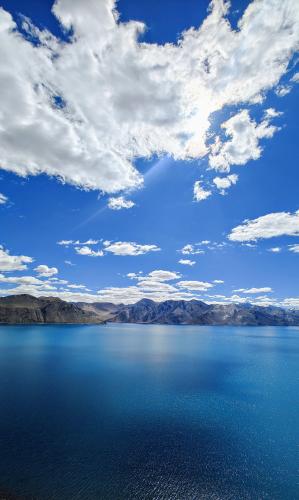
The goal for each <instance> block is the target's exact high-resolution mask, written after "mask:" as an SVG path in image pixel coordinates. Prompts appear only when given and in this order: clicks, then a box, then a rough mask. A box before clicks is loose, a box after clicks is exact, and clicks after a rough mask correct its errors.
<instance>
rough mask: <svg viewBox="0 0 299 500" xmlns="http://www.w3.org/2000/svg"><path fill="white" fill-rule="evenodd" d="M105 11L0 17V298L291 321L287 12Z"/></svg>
mask: <svg viewBox="0 0 299 500" xmlns="http://www.w3.org/2000/svg"><path fill="white" fill-rule="evenodd" d="M112 4H113V2H112V1H108V0H87V1H86V2H84V3H82V2H79V1H78V0H74V1H73V2H71V1H70V0H59V1H57V2H56V4H55V5H54V7H53V2H52V1H45V2H38V1H28V2H26V5H24V2H20V1H16V0H9V1H4V0H2V1H1V0H0V5H1V6H2V8H3V10H2V11H0V27H1V25H2V26H3V30H2V31H0V36H2V37H3V40H2V43H1V46H2V51H3V54H2V57H4V58H5V59H3V60H4V61H5V64H4V65H3V67H2V70H0V86H1V89H2V94H3V95H4V99H3V108H4V109H3V113H2V116H1V115H0V168H1V172H0V176H1V185H0V192H1V193H2V195H3V197H2V198H0V202H1V200H2V203H1V204H0V219H1V228H2V234H1V241H0V243H1V245H2V250H1V254H2V255H0V273H1V274H0V280H1V294H2V295H6V294H12V293H32V294H33V295H57V296H60V297H62V298H64V299H67V300H87V301H97V300H109V301H110V300H111V301H115V302H134V301H136V300H138V299H140V298H142V297H149V298H153V299H154V300H164V299H166V298H174V299H178V298H186V299H190V298H193V297H196V298H200V299H202V300H205V301H210V302H214V301H217V302H231V301H235V302H245V301H251V302H255V303H259V304H277V305H278V304H282V305H286V306H296V307H299V296H298V278H299V266H298V263H299V213H296V211H298V209H299V204H298V195H299V174H298V165H297V163H298V160H297V158H298V154H297V144H298V139H299V132H298V126H297V122H298V120H297V113H298V107H297V103H298V95H299V94H298V92H299V85H298V83H297V82H298V81H299V73H298V72H299V66H298V65H297V66H296V64H297V59H296V50H298V47H299V9H298V7H296V6H295V5H294V2H292V1H291V0H290V1H289V0H285V2H283V7H281V3H280V2H278V1H276V0H263V2H262V3H261V7H260V8H258V7H257V6H256V4H257V2H252V3H251V4H250V6H249V8H248V9H247V10H246V8H247V6H248V5H249V2H238V1H232V5H231V8H230V10H229V11H227V12H225V10H226V7H225V4H223V3H222V2H220V1H215V2H214V10H211V9H210V10H209V11H208V7H209V3H208V2H201V1H199V0H197V1H195V0H189V1H188V2H187V5H186V2H185V1H183V0H176V1H173V0H172V1H166V2H152V1H149V0H148V1H147V0H144V1H143V2H139V1H137V0H134V1H133V0H120V1H119V2H118V3H117V11H118V13H119V17H118V19H117V20H116V14H115V13H114V17H113V15H112V13H111V6H112ZM153 4H154V5H153ZM52 8H53V9H54V13H55V15H54V13H51V9H52ZM109 9H110V10H109ZM284 9H286V10H285V12H283V10H284ZM244 12H245V14H244ZM269 12H271V13H272V15H271V18H269ZM8 13H9V14H10V15H11V16H12V17H10V16H9V14H8ZM20 14H22V15H23V16H26V18H30V19H31V24H30V23H29V21H28V19H27V20H26V19H25V18H24V17H22V16H21V15H20ZM243 14H244V18H243V21H241V24H239V26H237V23H238V21H239V20H240V19H241V17H242V15H243ZM280 16H282V17H283V16H289V24H288V23H287V22H286V24H285V26H283V25H282V22H281V18H280ZM58 20H60V23H59V21H58ZM132 21H142V22H143V23H145V25H146V27H147V28H146V30H144V32H142V29H141V26H140V25H136V24H133V23H132ZM14 22H16V23H17V25H16V26H15V25H14V24H13V23H14ZM203 22H204V24H203V25H202V23H203ZM22 23H23V24H22ZM24 23H25V24H24ZM263 23H265V26H267V30H265V26H263ZM290 25H291V27H290ZM200 26H202V28H201V29H199V27H200ZM191 27H194V29H193V31H190V28H191ZM37 28H38V30H39V31H37ZM45 30H48V32H46V31H45ZM185 30H189V31H187V34H186V35H183V38H182V36H181V35H180V33H182V32H183V31H185ZM49 32H50V33H52V35H50V34H49ZM138 32H139V34H138ZM238 37H239V38H238ZM178 40H181V41H179V42H178ZM296 75H297V76H296ZM1 82H2V83H1ZM1 144H2V145H1ZM244 221H247V222H244ZM91 240H92V241H91ZM59 242H60V244H59ZM67 242H68V243H67ZM88 242H89V243H88ZM296 245H297V246H296ZM180 261H181V262H180ZM40 266H42V267H40ZM128 275H129V276H128ZM215 281H216V282H215Z"/></svg>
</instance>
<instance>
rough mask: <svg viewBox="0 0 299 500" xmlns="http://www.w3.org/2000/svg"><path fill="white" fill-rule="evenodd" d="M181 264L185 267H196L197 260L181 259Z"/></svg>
mask: <svg viewBox="0 0 299 500" xmlns="http://www.w3.org/2000/svg"><path fill="white" fill-rule="evenodd" d="M179 264H182V265H183V266H194V264H196V262H195V260H190V259H180V260H179Z"/></svg>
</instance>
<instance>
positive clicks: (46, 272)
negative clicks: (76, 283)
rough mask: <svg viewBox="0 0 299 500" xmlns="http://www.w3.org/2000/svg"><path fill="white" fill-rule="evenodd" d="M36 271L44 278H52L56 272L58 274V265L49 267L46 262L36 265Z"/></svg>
mask: <svg viewBox="0 0 299 500" xmlns="http://www.w3.org/2000/svg"><path fill="white" fill-rule="evenodd" d="M34 271H36V272H37V273H38V274H39V276H42V277H44V278H50V277H51V276H54V274H58V269H57V267H48V266H47V265H45V264H41V265H40V266H37V267H35V268H34Z"/></svg>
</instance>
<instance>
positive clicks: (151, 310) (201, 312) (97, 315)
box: [0, 295, 299, 326]
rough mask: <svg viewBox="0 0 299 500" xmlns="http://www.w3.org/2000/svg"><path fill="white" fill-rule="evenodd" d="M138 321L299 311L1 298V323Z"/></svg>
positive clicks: (293, 319) (213, 320)
mask: <svg viewBox="0 0 299 500" xmlns="http://www.w3.org/2000/svg"><path fill="white" fill-rule="evenodd" d="M107 321H110V322H115V323H138V324H169V325H236V326H242V325H244V326H263V325H269V326H299V311H298V310H297V311H296V310H287V309H282V308H279V307H262V306H254V305H252V304H206V303H204V302H201V301H199V300H190V301H186V300H178V301H175V300H166V301H164V302H154V301H152V300H149V299H142V300H140V301H139V302H137V303H136V304H130V305H124V304H118V305H116V304H111V303H108V302H99V303H84V302H78V303H71V302H65V301H63V300H61V299H58V298H56V297H39V298H36V297H33V296H31V295H12V296H9V297H2V298H0V323H2V324H3V323H5V324H30V323H73V324H77V323H78V324H85V323H103V322H107Z"/></svg>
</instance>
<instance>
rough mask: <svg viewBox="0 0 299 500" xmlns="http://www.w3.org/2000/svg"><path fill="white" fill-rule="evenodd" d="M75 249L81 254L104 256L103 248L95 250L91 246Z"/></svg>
mask: <svg viewBox="0 0 299 500" xmlns="http://www.w3.org/2000/svg"><path fill="white" fill-rule="evenodd" d="M75 251H76V252H77V253H78V254H79V255H87V256H88V257H103V255H104V252H103V250H93V249H92V248H90V247H89V246H86V245H84V246H82V247H75Z"/></svg>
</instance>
